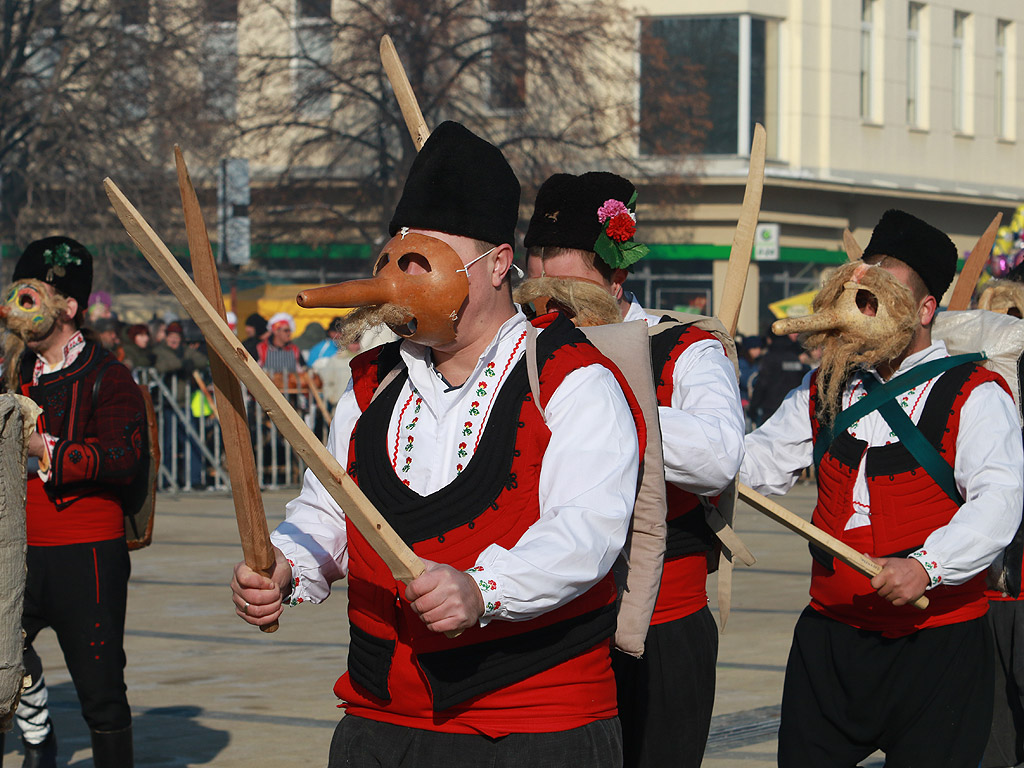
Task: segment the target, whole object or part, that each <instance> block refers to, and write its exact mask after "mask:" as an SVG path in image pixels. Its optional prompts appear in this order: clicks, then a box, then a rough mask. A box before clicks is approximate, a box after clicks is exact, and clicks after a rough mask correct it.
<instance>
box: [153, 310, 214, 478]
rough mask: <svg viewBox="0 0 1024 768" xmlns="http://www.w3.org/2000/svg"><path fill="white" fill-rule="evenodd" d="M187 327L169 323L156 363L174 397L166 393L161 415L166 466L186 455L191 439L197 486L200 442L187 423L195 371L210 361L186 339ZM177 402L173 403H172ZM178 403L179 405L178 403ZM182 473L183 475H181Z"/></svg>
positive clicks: (191, 466) (191, 474)
mask: <svg viewBox="0 0 1024 768" xmlns="http://www.w3.org/2000/svg"><path fill="white" fill-rule="evenodd" d="M184 335H185V332H184V329H183V328H182V325H181V323H179V322H177V321H175V322H173V323H169V324H168V325H167V330H166V333H165V337H164V341H163V343H162V344H157V345H156V346H155V347H154V348H153V355H154V358H155V359H154V362H153V367H154V368H156V370H157V372H158V373H160V374H162V375H163V379H164V384H166V385H167V388H168V389H169V390H170V391H171V393H172V396H173V400H172V399H169V398H168V397H167V396H166V394H165V395H164V397H163V413H162V419H161V427H162V432H163V435H162V443H163V458H162V459H161V460H162V461H163V463H164V466H166V467H168V469H170V470H173V468H174V464H175V462H177V461H178V459H182V460H183V457H184V456H185V453H186V451H185V446H186V445H188V444H189V443H191V451H190V455H189V460H188V466H187V467H186V468H185V470H186V471H187V472H188V474H189V479H190V481H191V484H192V487H193V488H199V487H202V485H203V464H202V454H201V452H200V449H199V444H198V442H197V441H196V440H194V438H193V437H192V436H191V435H190V434H189V429H188V427H187V426H186V424H187V425H189V426H192V423H191V419H192V416H191V414H190V412H189V408H190V405H191V403H190V395H191V390H192V385H193V379H192V374H193V373H194V372H195V371H196V370H198V369H201V368H204V367H205V366H206V364H207V359H206V358H205V357H204V356H203V355H201V354H199V353H198V352H197V351H195V350H194V349H191V348H189V347H188V346H187V345H186V344H185V343H184ZM172 402H173V405H172ZM175 406H177V407H175ZM178 476H179V477H180V476H181V475H178Z"/></svg>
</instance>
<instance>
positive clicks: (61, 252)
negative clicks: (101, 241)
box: [11, 236, 92, 311]
mask: <svg viewBox="0 0 1024 768" xmlns="http://www.w3.org/2000/svg"><path fill="white" fill-rule="evenodd" d="M26 279H35V280H42V281H43V282H44V283H49V284H50V285H52V286H53V287H54V288H55V289H57V290H58V291H60V292H61V293H63V294H64V295H65V296H69V297H71V298H72V299H75V300H76V301H77V302H78V306H79V308H80V309H81V310H82V311H84V310H85V309H86V307H87V306H88V304H89V294H90V293H92V254H91V253H89V251H88V250H87V249H86V247H85V246H84V245H82V244H81V243H79V242H78V241H77V240H72V239H71V238H70V237H62V236H58V237H44V238H43V239H42V240H36V241H34V242H31V243H29V244H28V246H27V247H26V248H25V250H24V251H23V252H22V254H21V257H20V258H19V259H18V263H17V264H15V266H14V274H13V275H12V276H11V280H12V281H16V280H26Z"/></svg>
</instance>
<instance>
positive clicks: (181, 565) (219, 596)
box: [6, 485, 881, 768]
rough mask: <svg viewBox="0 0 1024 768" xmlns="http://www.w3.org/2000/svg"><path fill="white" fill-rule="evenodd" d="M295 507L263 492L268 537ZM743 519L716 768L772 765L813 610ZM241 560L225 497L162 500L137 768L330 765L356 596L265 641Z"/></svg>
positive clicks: (802, 554) (143, 592)
mask: <svg viewBox="0 0 1024 768" xmlns="http://www.w3.org/2000/svg"><path fill="white" fill-rule="evenodd" d="M292 495H293V493H292V492H274V493H267V494H265V495H264V503H265V506H266V509H267V516H268V519H269V520H270V525H271V527H273V525H274V524H276V522H277V521H279V520H280V519H281V518H282V517H283V508H284V504H285V502H286V501H287V500H288V499H289V498H291V496H292ZM813 496H814V487H813V486H809V485H798V486H797V487H796V488H795V489H794V490H793V491H792V492H791V493H790V494H789V495H788V496H787V497H786V498H785V499H784V500H783V503H784V504H785V505H786V506H788V507H789V508H790V509H792V510H793V511H795V512H798V513H799V514H801V515H803V516H804V517H809V516H810V510H811V507H812V504H813ZM738 515H739V516H738V520H737V530H738V531H739V533H740V535H741V536H742V537H743V538H744V540H745V541H746V542H747V544H748V546H749V547H750V548H751V549H752V550H753V552H754V554H755V555H756V557H757V558H758V562H757V564H756V565H755V566H754V567H753V568H744V567H742V566H740V567H738V568H737V570H736V575H735V585H734V594H733V608H732V615H731V617H730V619H729V621H728V625H727V629H726V632H725V634H724V635H723V636H722V637H721V647H720V652H719V663H718V690H717V696H716V704H715V718H714V722H713V724H712V729H711V730H712V732H711V738H710V740H709V744H708V750H707V753H706V756H705V760H704V766H707V768H726V766H739V765H742V766H749V768H768V766H773V765H775V747H776V740H775V734H776V731H777V729H778V707H779V702H780V700H781V694H782V680H783V673H784V670H785V664H786V656H787V654H788V651H789V642H790V636H791V633H792V629H793V625H794V623H795V621H796V618H797V616H798V615H799V613H800V611H801V610H802V609H803V607H804V606H805V605H806V604H807V586H808V579H809V577H808V574H809V569H810V556H809V555H808V552H807V546H806V544H805V543H804V541H803V539H800V538H799V537H797V536H796V535H795V534H793V533H790V532H789V531H787V530H785V529H784V528H782V527H781V526H779V525H778V524H776V523H773V522H772V521H770V520H768V519H767V518H765V517H763V516H761V515H760V514H758V513H757V512H754V511H753V510H751V509H750V508H748V507H746V506H743V505H741V507H740V510H739V512H738ZM240 558H241V549H240V547H239V544H238V533H237V529H236V527H235V520H234V513H233V508H232V504H231V500H230V498H229V497H228V496H227V495H224V494H214V493H193V494H189V495H180V496H170V495H162V496H161V497H160V499H159V502H158V512H157V519H156V526H155V533H154V544H153V545H152V546H151V547H150V548H148V549H146V550H142V551H140V552H136V553H134V554H133V555H132V579H131V584H130V587H129V598H128V601H129V602H128V621H127V630H126V646H127V654H128V670H127V679H128V696H129V700H130V702H131V705H132V710H133V713H134V718H135V722H134V728H135V745H136V764H137V765H139V766H205V765H215V766H218V768H242V767H243V766H244V767H245V768H253V767H254V766H264V765H266V766H278V767H280V766H315V765H325V764H326V761H327V752H328V747H329V745H330V741H331V736H332V734H333V730H334V727H335V725H336V724H337V721H338V719H339V717H340V714H341V713H340V711H339V710H338V709H337V701H336V699H335V697H334V695H333V693H332V690H331V689H332V686H333V683H334V681H335V679H336V678H337V677H338V676H339V675H340V674H341V673H342V672H343V671H344V669H345V652H346V649H347V647H348V626H347V620H346V617H345V592H344V589H343V588H341V589H336V590H335V594H334V596H333V597H332V598H331V599H330V600H328V601H327V603H325V604H324V605H321V606H301V607H299V608H295V609H289V610H287V611H286V612H285V615H284V617H283V619H282V621H281V628H280V630H279V631H278V632H276V633H274V634H262V633H260V632H258V631H256V630H254V629H253V628H252V627H250V626H248V625H247V624H244V623H243V622H242V621H240V620H239V619H238V618H237V617H236V616H235V615H234V612H233V610H232V605H231V602H230V598H229V590H228V588H227V582H228V580H229V578H230V572H231V568H232V567H233V565H234V563H235V562H236V561H237V560H239V559H240ZM714 582H715V580H714V579H712V583H711V585H710V591H711V593H712V607H713V608H715V607H716V605H715V604H716V600H715V599H714V596H713V595H714V590H715V583H714ZM716 613H717V611H716ZM36 647H37V649H38V651H39V653H40V655H41V656H42V658H43V663H44V665H45V668H46V680H47V683H48V685H49V687H50V696H51V704H52V710H53V716H54V720H55V722H56V727H57V735H58V740H59V743H60V758H59V761H58V765H60V766H65V765H68V766H90V765H92V758H91V749H90V746H89V734H88V729H87V728H86V726H85V723H84V722H83V721H82V719H81V716H80V714H79V710H78V702H77V699H76V697H75V692H74V689H73V686H72V685H71V682H70V678H69V676H68V674H67V671H66V669H65V668H64V664H63V658H62V656H61V654H60V650H59V648H58V646H57V643H56V640H55V638H54V635H53V633H52V632H50V631H48V630H47V631H44V632H43V633H42V634H41V635H40V638H39V641H38V642H37V646H36ZM19 749H20V744H19V743H18V739H17V738H16V737H15V736H13V735H11V734H9V735H8V738H7V748H6V760H7V765H8V768H10V766H18V765H20V760H21V758H20V755H18V754H17V753H18V751H19ZM868 765H881V762H880V761H872V762H869V763H868Z"/></svg>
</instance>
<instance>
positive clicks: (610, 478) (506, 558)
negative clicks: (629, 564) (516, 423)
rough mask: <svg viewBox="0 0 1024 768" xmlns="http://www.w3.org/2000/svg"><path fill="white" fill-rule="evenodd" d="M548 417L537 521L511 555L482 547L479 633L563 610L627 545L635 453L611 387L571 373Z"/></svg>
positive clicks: (596, 371)
mask: <svg viewBox="0 0 1024 768" xmlns="http://www.w3.org/2000/svg"><path fill="white" fill-rule="evenodd" d="M545 416H546V418H547V427H548V429H549V430H550V431H551V439H550V441H549V442H548V445H547V449H546V451H545V453H544V460H543V464H542V466H541V472H540V491H539V501H540V518H539V519H538V520H537V522H536V523H534V524H533V525H532V526H530V528H529V529H528V530H527V531H526V532H525V533H524V534H523V536H522V538H520V539H519V541H518V542H517V543H516V544H515V546H513V547H512V548H511V549H504V548H502V547H500V546H498V545H496V544H492V545H491V546H489V547H487V548H486V549H485V550H484V551H483V552H482V553H481V554H480V557H479V558H478V559H477V563H476V568H474V569H473V571H474V573H473V575H474V576H476V577H477V578H478V579H479V581H480V582H481V583H482V584H483V585H486V587H485V586H481V591H482V593H483V594H484V601H485V605H486V604H487V603H490V604H491V606H492V608H491V609H490V610H488V611H487V612H485V614H484V617H483V618H482V619H481V624H482V625H484V624H486V623H487V622H488V621H489V620H490V619H492V618H501V619H507V620H511V621H518V620H523V619H530V618H534V617H536V616H538V615H540V614H543V613H545V612H547V611H550V610H553V609H554V608H557V607H558V606H560V605H563V604H564V603H567V602H569V600H571V599H573V598H574V597H577V596H578V595H580V594H582V593H584V592H585V591H586V590H588V589H590V587H592V586H593V585H594V584H596V583H597V582H598V581H599V580H600V579H601V578H602V577H603V576H604V575H605V574H606V573H607V572H608V571H609V570H610V569H611V566H612V564H613V563H614V562H615V558H616V557H618V555H619V552H620V551H621V550H622V546H623V544H624V543H625V540H626V533H627V531H628V529H629V522H630V518H631V516H632V512H633V503H634V501H635V498H636V484H637V478H638V472H639V462H640V450H639V445H638V440H637V434H636V427H635V425H634V423H633V418H632V415H631V414H630V410H629V406H628V404H627V403H626V398H625V396H624V395H623V393H622V390H621V389H620V387H619V384H618V382H617V381H616V380H615V377H614V376H613V375H612V373H611V372H610V371H609V370H608V369H607V368H604V367H603V366H598V365H592V366H587V367H585V368H581V369H579V370H576V371H573V372H572V373H571V374H569V375H568V376H566V377H565V379H564V380H563V381H562V383H561V385H560V386H559V387H558V389H557V390H555V392H554V394H553V395H552V396H551V398H550V400H549V401H548V405H547V408H546V409H545ZM491 585H493V586H491Z"/></svg>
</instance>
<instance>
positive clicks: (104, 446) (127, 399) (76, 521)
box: [19, 341, 147, 546]
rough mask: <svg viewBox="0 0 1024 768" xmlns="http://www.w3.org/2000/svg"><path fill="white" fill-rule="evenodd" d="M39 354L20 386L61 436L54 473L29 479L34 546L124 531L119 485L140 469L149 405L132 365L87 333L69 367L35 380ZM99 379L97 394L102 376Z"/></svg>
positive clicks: (48, 429) (30, 358)
mask: <svg viewBox="0 0 1024 768" xmlns="http://www.w3.org/2000/svg"><path fill="white" fill-rule="evenodd" d="M35 362H36V357H35V355H32V354H26V355H24V357H23V358H22V363H21V370H20V371H19V374H20V378H19V382H20V390H21V394H23V395H26V396H28V397H30V398H32V400H34V401H35V402H36V403H37V404H38V405H39V407H40V408H42V410H43V412H42V414H40V416H39V422H38V428H39V431H40V432H45V433H47V434H49V435H52V436H53V437H55V438H57V444H56V446H55V447H54V450H53V455H52V456H51V457H50V477H49V481H48V482H47V483H45V484H44V483H43V482H42V481H41V480H40V479H39V478H38V477H35V476H33V477H32V478H30V479H29V481H28V491H27V497H26V504H25V511H26V531H27V536H28V543H29V545H31V546H56V545H63V544H79V543H85V542H93V541H106V540H109V539H116V538H118V537H121V536H124V512H123V508H122V501H121V490H122V489H124V488H125V487H126V486H127V485H128V484H129V483H131V481H132V480H133V478H134V477H135V475H136V474H137V472H138V471H139V466H140V464H141V461H142V451H143V446H144V445H145V444H146V443H145V439H146V430H147V423H146V407H145V403H144V402H143V399H142V395H141V394H140V392H139V388H138V385H137V384H136V383H135V382H134V381H133V380H132V376H131V373H130V372H129V371H128V369H127V368H125V367H124V366H123V365H121V364H120V363H117V362H116V361H115V359H114V357H113V355H111V354H110V353H109V352H107V351H106V350H104V349H103V347H101V346H100V345H98V344H96V343H94V342H92V341H86V342H85V344H84V345H83V346H82V349H81V351H80V352H79V354H78V357H77V358H75V360H74V361H72V363H71V364H70V365H68V366H67V367H66V368H62V369H61V370H59V371H55V372H53V373H48V374H43V375H42V376H40V377H39V380H38V382H36V383H34V384H33V383H32V378H33V371H34V367H35ZM98 380H101V381H102V398H98V394H99V393H98V392H97V391H96V390H97V388H98V386H99V385H98V384H97V381H98Z"/></svg>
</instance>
